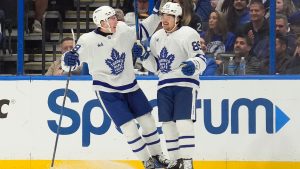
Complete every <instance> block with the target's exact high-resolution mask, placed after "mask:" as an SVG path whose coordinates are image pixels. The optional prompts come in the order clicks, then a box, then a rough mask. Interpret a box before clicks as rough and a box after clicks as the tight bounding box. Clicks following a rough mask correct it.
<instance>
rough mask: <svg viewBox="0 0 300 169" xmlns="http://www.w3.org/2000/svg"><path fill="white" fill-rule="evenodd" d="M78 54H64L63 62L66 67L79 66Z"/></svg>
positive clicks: (71, 52) (72, 52) (70, 52)
mask: <svg viewBox="0 0 300 169" xmlns="http://www.w3.org/2000/svg"><path fill="white" fill-rule="evenodd" d="M78 57H79V56H78V53H76V52H74V51H68V52H66V53H64V62H65V65H66V66H76V65H80V61H79V58H78Z"/></svg>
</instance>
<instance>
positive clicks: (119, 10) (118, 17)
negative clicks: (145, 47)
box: [115, 9, 125, 22]
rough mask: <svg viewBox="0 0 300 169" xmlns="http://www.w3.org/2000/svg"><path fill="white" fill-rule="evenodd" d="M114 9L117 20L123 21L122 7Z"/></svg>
mask: <svg viewBox="0 0 300 169" xmlns="http://www.w3.org/2000/svg"><path fill="white" fill-rule="evenodd" d="M115 11H116V17H117V20H118V21H122V22H125V19H124V12H123V11H122V9H115Z"/></svg>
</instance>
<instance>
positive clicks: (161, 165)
mask: <svg viewBox="0 0 300 169" xmlns="http://www.w3.org/2000/svg"><path fill="white" fill-rule="evenodd" d="M152 159H153V161H154V168H155V169H165V168H167V166H168V165H169V163H170V160H168V159H166V158H165V156H164V155H162V154H160V155H156V156H152Z"/></svg>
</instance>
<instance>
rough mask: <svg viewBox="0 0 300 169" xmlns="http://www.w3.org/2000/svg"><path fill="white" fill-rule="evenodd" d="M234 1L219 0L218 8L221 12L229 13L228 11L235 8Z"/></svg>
mask: <svg viewBox="0 0 300 169" xmlns="http://www.w3.org/2000/svg"><path fill="white" fill-rule="evenodd" d="M233 1H234V0H222V1H219V3H218V5H217V10H218V11H219V12H221V13H224V14H227V12H228V11H229V10H232V9H233V6H232V4H233Z"/></svg>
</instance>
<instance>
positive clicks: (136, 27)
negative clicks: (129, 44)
mask: <svg viewBox="0 0 300 169" xmlns="http://www.w3.org/2000/svg"><path fill="white" fill-rule="evenodd" d="M138 10H139V9H138V0H134V16H135V33H136V43H141V40H140V23H139V22H140V21H139V11H138ZM136 60H137V58H133V67H134V65H135V63H136Z"/></svg>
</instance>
